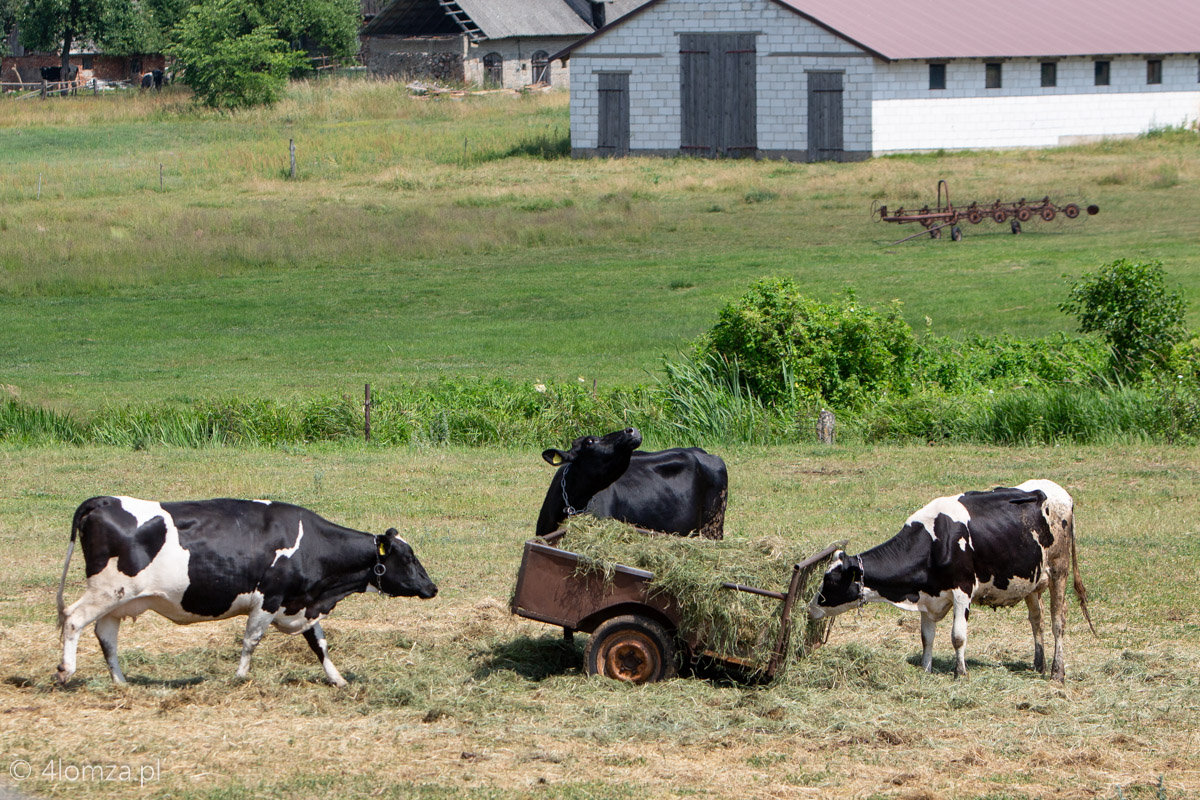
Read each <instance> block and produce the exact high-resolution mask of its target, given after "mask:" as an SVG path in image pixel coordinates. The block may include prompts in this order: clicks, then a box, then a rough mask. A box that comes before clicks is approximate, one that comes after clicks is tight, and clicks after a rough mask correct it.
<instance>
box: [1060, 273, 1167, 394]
mask: <svg viewBox="0 0 1200 800" xmlns="http://www.w3.org/2000/svg"><path fill="white" fill-rule="evenodd" d="M1163 277H1164V272H1163V267H1162V262H1160V261H1148V262H1145V263H1142V262H1136V261H1129V260H1128V259H1124V258H1122V259H1120V260H1119V261H1114V262H1113V263H1111V264H1105V265H1104V266H1103V267H1101V268H1100V269H1099V270H1098V271H1096V272H1088V273H1084V275H1083V277H1082V278H1080V279H1079V280H1078V281H1077V282H1076V283H1075V284H1074V285H1073V286H1072V287H1071V291H1070V294H1069V295H1068V296H1067V300H1066V301H1065V302H1063V303H1060V304H1059V306H1058V308H1059V310H1060V311H1063V312H1065V313H1067V314H1070V315H1071V316H1074V317H1076V318H1078V320H1079V330H1080V331H1082V332H1083V333H1099V334H1100V335H1101V336H1102V337H1104V340H1105V341H1106V342H1108V345H1109V348H1110V349H1111V352H1112V367H1113V370H1114V372H1116V373H1118V374H1125V375H1137V374H1139V373H1143V372H1146V371H1148V370H1154V369H1159V368H1161V367H1162V366H1163V365H1164V364H1165V363H1166V361H1167V358H1168V357H1169V356H1170V353H1171V347H1172V345H1174V344H1175V343H1176V342H1179V341H1182V340H1183V339H1184V338H1186V334H1187V330H1186V329H1185V328H1184V325H1183V318H1184V312H1185V311H1186V309H1187V301H1185V300H1184V299H1183V298H1182V297H1181V296H1180V295H1179V293H1178V292H1169V291H1167V288H1166V286H1165V285H1164V282H1163Z"/></svg>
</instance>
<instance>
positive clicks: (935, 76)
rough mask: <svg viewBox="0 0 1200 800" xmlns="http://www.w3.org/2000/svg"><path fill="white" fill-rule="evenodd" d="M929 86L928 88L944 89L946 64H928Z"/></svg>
mask: <svg viewBox="0 0 1200 800" xmlns="http://www.w3.org/2000/svg"><path fill="white" fill-rule="evenodd" d="M929 88H930V89H945V88H946V65H945V64H930V65H929Z"/></svg>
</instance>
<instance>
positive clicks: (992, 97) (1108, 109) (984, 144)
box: [872, 56, 1200, 154]
mask: <svg viewBox="0 0 1200 800" xmlns="http://www.w3.org/2000/svg"><path fill="white" fill-rule="evenodd" d="M1049 60H1054V61H1056V63H1057V64H1058V68H1057V72H1058V75H1057V79H1058V80H1057V86H1053V87H1043V86H1042V85H1041V64H1042V62H1043V61H1049ZM1104 60H1107V61H1109V62H1110V67H1109V74H1110V85H1108V86H1096V85H1095V67H1094V59H1091V58H1062V59H1040V58H1032V59H1007V60H1004V61H1002V62H1000V63H1002V64H1003V66H1002V68H1001V69H1002V85H1001V87H1000V88H997V89H987V88H985V87H984V71H985V66H984V65H985V63H986V62H985V60H982V59H962V60H956V61H950V62H948V63H947V64H946V88H945V89H943V90H938V89H930V88H929V63H928V62H926V61H905V62H893V63H890V64H885V63H879V64H878V65H877V67H876V73H875V85H874V99H873V111H872V119H873V124H874V134H873V137H872V141H873V150H874V152H875V153H877V154H878V153H889V152H903V151H912V150H937V149H947V150H950V149H967V148H990V147H1053V146H1058V145H1066V144H1073V143H1077V142H1080V141H1087V140H1089V139H1097V138H1102V137H1106V136H1131V135H1136V134H1139V133H1143V132H1145V131H1146V130H1148V129H1149V128H1152V127H1155V126H1165V125H1179V124H1183V123H1190V122H1194V121H1196V120H1197V119H1200V61H1198V60H1197V58H1196V57H1195V56H1165V57H1163V58H1162V62H1163V80H1162V83H1161V84H1147V83H1146V59H1145V58H1142V57H1133V56H1120V57H1112V58H1106V59H1104Z"/></svg>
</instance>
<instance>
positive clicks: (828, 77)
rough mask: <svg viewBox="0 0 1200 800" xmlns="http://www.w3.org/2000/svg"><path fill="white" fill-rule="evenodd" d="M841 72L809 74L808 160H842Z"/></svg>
mask: <svg viewBox="0 0 1200 800" xmlns="http://www.w3.org/2000/svg"><path fill="white" fill-rule="evenodd" d="M842 75H843V74H842V73H841V72H810V73H808V160H809V161H841V160H842V151H843V142H842V124H843V120H842Z"/></svg>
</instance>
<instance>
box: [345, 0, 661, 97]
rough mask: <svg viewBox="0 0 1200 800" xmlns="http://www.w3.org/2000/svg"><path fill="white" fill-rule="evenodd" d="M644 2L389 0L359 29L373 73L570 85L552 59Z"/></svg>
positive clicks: (491, 83) (507, 84)
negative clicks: (552, 56)
mask: <svg viewBox="0 0 1200 800" xmlns="http://www.w3.org/2000/svg"><path fill="white" fill-rule="evenodd" d="M643 2H645V0H393V1H392V2H391V3H388V4H386V5H385V6H384V7H383V8H382V10H380V11H379V13H378V14H376V15H375V16H373V17H372V18H371V19H370V21H368V22H367V24H365V25H364V26H363V28H362V30H361V31H359V38H360V40H361V41H362V53H363V61H364V63H365V64H366V66H367V69H368V70H369V71H370V72H372V73H374V74H377V75H394V76H398V77H405V78H408V77H418V78H431V79H433V80H438V81H446V82H454V83H477V84H482V85H485V86H495V87H506V88H520V87H522V86H529V85H531V84H536V83H543V84H549V85H552V86H564V87H565V86H568V85H569V84H570V75H569V73H568V71H567V69H566V67H565V65H564V64H563V63H561V62H558V63H551V59H550V56H551V55H552V54H553V53H555V52H557V51H559V50H562V49H563V48H565V47H567V46H568V45H570V44H571V43H572V42H576V41H578V40H579V39H580V38H581V37H583V36H587V35H589V34H591V33H593V32H595V31H596V29H598V28H600V27H601V26H603V25H604V24H606V23H611V22H612V21H614V20H616V19H618V18H619V17H621V16H622V15H624V14H626V13H627V12H629V11H631V10H633V9H634V8H637V6H638V5H640V4H641V3H643Z"/></svg>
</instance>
